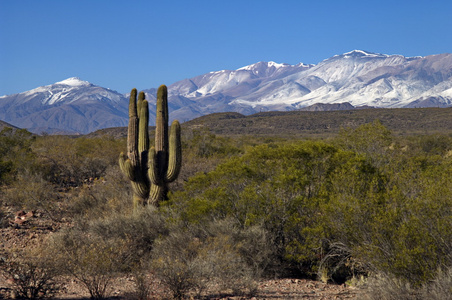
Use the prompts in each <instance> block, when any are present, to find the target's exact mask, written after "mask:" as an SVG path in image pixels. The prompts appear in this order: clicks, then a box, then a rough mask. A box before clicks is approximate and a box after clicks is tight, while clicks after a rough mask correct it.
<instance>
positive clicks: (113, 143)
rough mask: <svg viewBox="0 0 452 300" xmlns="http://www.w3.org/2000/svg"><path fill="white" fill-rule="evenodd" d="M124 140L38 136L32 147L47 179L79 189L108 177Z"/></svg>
mask: <svg viewBox="0 0 452 300" xmlns="http://www.w3.org/2000/svg"><path fill="white" fill-rule="evenodd" d="M123 146H124V142H123V141H122V140H115V139H113V138H107V137H101V138H87V137H80V138H73V137H64V136H43V137H39V138H38V139H37V140H36V142H35V143H34V144H33V152H34V153H35V154H36V156H37V159H38V161H39V163H40V164H41V165H42V171H43V173H44V175H45V179H46V180H48V181H50V182H53V183H55V184H58V185H60V186H79V185H81V184H83V183H85V182H87V181H90V180H93V179H96V178H100V177H102V176H104V175H105V172H106V170H107V168H108V166H111V165H116V164H117V157H118V153H120V152H121V150H122V148H123Z"/></svg>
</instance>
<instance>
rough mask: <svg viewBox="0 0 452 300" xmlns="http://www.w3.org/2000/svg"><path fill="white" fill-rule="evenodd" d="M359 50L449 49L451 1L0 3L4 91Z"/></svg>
mask: <svg viewBox="0 0 452 300" xmlns="http://www.w3.org/2000/svg"><path fill="white" fill-rule="evenodd" d="M354 49H361V50H367V51H371V52H378V53H384V54H402V55H405V56H418V55H420V56H426V55H431V54H439V53H446V52H447V53H450V52H452V1H451V0H428V1H425V0H410V1H405V0H400V1H399V0H391V1H388V0H382V1H365V0H361V1H353V0H341V1H338V0H315V1H314V0H308V1H304V0H275V1H266V0H260V1H257V0H224V1H219V0H205V1H204V0H202V1H200V0H190V1H189V0H184V1H182V0H181V1H178V0H159V1H152V0H149V1H139V0H127V1H126V0H123V1H116V0H0V95H5V94H14V93H19V92H23V91H27V90H30V89H33V88H36V87H38V86H42V85H48V84H52V83H54V82H57V81H61V80H64V79H66V78H69V77H74V76H75V77H80V78H81V79H83V80H86V81H89V82H92V83H94V84H96V85H100V86H103V87H107V88H110V89H113V90H116V91H119V92H121V93H125V92H128V91H130V89H131V88H133V87H136V88H138V89H139V90H142V89H147V88H151V87H158V86H159V85H160V84H167V85H169V84H171V83H174V82H176V81H179V80H182V79H185V78H190V77H194V76H197V75H201V74H204V73H207V72H210V71H217V70H223V69H230V70H233V69H237V68H240V67H242V66H245V65H249V64H253V63H256V62H258V61H275V62H278V63H289V64H296V63H299V62H303V63H313V64H316V63H318V62H320V61H322V60H324V59H326V58H329V57H331V56H333V55H336V54H342V53H345V52H348V51H351V50H354Z"/></svg>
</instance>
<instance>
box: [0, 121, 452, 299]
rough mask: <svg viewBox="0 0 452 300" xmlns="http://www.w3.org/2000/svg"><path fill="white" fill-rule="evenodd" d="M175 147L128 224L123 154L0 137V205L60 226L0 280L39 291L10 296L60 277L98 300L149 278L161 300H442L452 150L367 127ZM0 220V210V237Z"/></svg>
mask: <svg viewBox="0 0 452 300" xmlns="http://www.w3.org/2000/svg"><path fill="white" fill-rule="evenodd" d="M183 137H184V140H183V151H184V153H183V156H184V158H185V159H184V166H183V169H182V173H181V176H180V179H179V180H178V181H177V182H176V183H175V184H173V185H172V186H171V189H172V191H173V193H170V195H169V200H168V201H167V202H164V203H162V205H161V206H160V207H159V208H146V209H143V210H141V211H138V212H133V211H132V204H131V191H130V184H129V182H128V181H127V180H126V179H125V178H124V177H123V176H122V174H121V173H120V172H119V168H118V166H117V156H118V154H119V153H120V152H121V150H124V148H125V141H124V140H114V139H110V138H105V137H102V138H86V137H82V138H69V137H56V136H44V137H36V138H35V137H32V136H31V135H29V134H27V133H26V132H25V131H15V132H14V131H9V130H6V131H3V132H2V133H0V171H1V173H0V185H1V187H2V189H1V193H2V197H1V199H2V202H3V203H0V204H7V205H8V206H15V207H17V208H21V209H31V210H41V211H43V212H44V213H45V214H46V215H47V216H50V217H51V218H52V219H54V220H62V219H63V218H64V219H65V220H67V219H70V220H72V226H70V227H68V228H66V229H64V230H61V231H60V232H58V233H55V234H53V235H52V238H51V239H49V241H48V244H46V245H45V247H44V248H45V249H46V251H45V253H47V255H44V256H43V257H39V258H38V259H37V258H30V257H28V256H24V257H23V260H21V261H17V260H10V261H9V262H8V263H9V265H8V267H7V268H6V269H5V268H3V270H4V271H5V270H14V273H15V274H16V275H17V274H19V273H21V274H34V275H33V276H35V277H36V278H37V279H38V280H41V279H42V280H43V282H44V283H43V286H44V290H40V291H38V292H35V290H34V289H35V287H34V285H35V283H30V282H29V281H23V282H22V283H21V286H23V287H24V288H25V289H26V292H21V291H20V289H21V288H22V287H21V286H16V287H15V289H17V293H18V295H19V294H20V293H22V294H20V295H22V297H29V298H37V297H47V296H50V295H51V294H53V293H54V292H55V291H56V290H57V287H56V286H54V285H53V284H54V277H55V276H72V277H75V278H77V279H78V281H80V282H82V283H83V284H84V285H85V287H86V289H87V290H88V291H89V292H90V295H91V297H93V298H97V299H101V298H105V297H107V296H108V295H109V291H111V285H112V282H113V280H114V279H115V277H116V276H118V275H123V274H132V275H133V277H134V278H135V282H136V286H137V295H136V298H140V299H146V298H147V297H148V296H149V291H150V290H152V287H149V286H147V283H146V282H147V281H146V275H148V274H150V273H152V274H154V276H157V277H158V278H159V279H160V280H161V281H162V282H163V283H164V284H165V285H166V287H167V288H168V290H169V291H170V293H171V294H172V296H173V297H174V298H179V299H182V298H185V297H196V298H201V297H205V296H213V295H218V294H222V293H223V294H235V295H237V294H248V295H252V294H253V293H255V292H256V280H257V279H258V278H260V277H261V276H279V275H285V274H289V273H290V274H291V275H294V273H295V274H298V275H300V274H302V275H304V276H312V277H318V278H320V279H322V280H324V281H335V282H345V281H347V280H350V279H352V278H360V277H361V276H368V278H367V279H366V280H364V282H365V283H364V285H363V286H362V288H363V290H364V291H365V292H366V295H363V297H368V298H369V297H370V298H369V299H376V298H372V297H371V296H369V295H380V296H375V297H377V298H378V297H380V298H384V297H386V298H388V297H389V298H388V299H391V298H390V296H389V295H392V296H394V295H397V297H398V299H403V298H404V297H405V298H407V299H408V298H409V297H412V298H413V297H420V299H421V297H424V298H429V299H447V297H446V296H445V295H447V292H448V289H449V288H450V281H451V280H450V278H451V277H452V276H451V274H450V270H451V268H452V254H451V253H452V231H451V230H450V228H452V211H451V210H450V207H452V182H451V181H450V180H449V178H450V177H451V175H452V155H451V147H450V145H452V138H451V137H449V136H444V135H430V136H412V137H395V136H393V135H392V134H391V132H390V131H388V130H387V129H386V128H385V127H384V126H382V125H381V124H380V123H379V122H374V123H370V124H366V125H363V126H361V127H358V128H355V129H344V130H342V131H341V133H340V134H339V135H338V136H337V137H335V138H331V139H329V140H297V141H285V140H281V139H276V138H272V139H270V138H269V139H261V140H259V139H257V138H254V139H245V138H236V139H233V138H226V137H219V136H215V135H213V134H210V133H209V132H203V131H196V130H194V131H186V132H185V133H184V135H183ZM13 153H17V154H16V155H13ZM9 217H10V216H8V215H7V213H6V212H5V211H4V210H3V207H0V222H1V224H3V225H4V226H6V225H7V224H6V220H7V219H8V218H9ZM44 257H45V258H44ZM42 261H45V262H46V264H45V266H48V267H49V269H43V268H42V266H43V264H42V263H41V262H42ZM50 262H51V263H50ZM50 266H52V268H50ZM27 268H28V269H27ZM55 269H57V270H60V271H61V272H58V274H55V273H53V272H54V271H53V270H55ZM27 270H28V271H27ZM27 272H28V273H27ZM30 272H31V273H30ZM47 273H48V274H47ZM39 274H41V275H46V276H43V277H39V276H38V275H39ZM383 274H384V275H383ZM10 275H11V274H10ZM47 275H49V276H47ZM8 276H9V275H8ZM27 276H28V275H27ZM27 276H22V277H23V278H29V277H30V276H28V277H27ZM39 278H41V279H39ZM33 282H38V281H33ZM26 293H28V294H27V295H28V296H25V294H26ZM392 296H391V297H392ZM435 297H436V298H435Z"/></svg>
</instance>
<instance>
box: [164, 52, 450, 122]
mask: <svg viewBox="0 0 452 300" xmlns="http://www.w3.org/2000/svg"><path fill="white" fill-rule="evenodd" d="M451 88H452V55H451V54H440V55H432V56H427V57H404V56H401V55H385V54H376V53H370V52H366V51H361V50H354V51H351V52H348V53H344V54H342V55H336V56H333V57H331V58H329V59H326V60H324V61H322V62H320V63H319V64H317V65H304V64H297V65H287V64H276V63H272V62H270V63H263V62H260V63H257V64H254V65H250V66H246V67H243V68H240V69H238V70H236V71H220V72H212V73H208V74H205V75H202V76H198V77H195V78H192V79H187V80H183V81H180V82H177V83H175V84H173V85H171V86H170V87H169V89H170V93H171V95H174V96H176V95H177V97H185V98H187V99H188V100H192V101H194V103H195V106H196V109H197V110H198V111H199V112H200V114H205V113H210V112H214V111H237V112H242V113H245V114H249V113H254V112H259V111H266V110H294V109H300V108H303V107H307V106H310V105H313V104H315V103H343V102H349V103H350V104H352V105H354V106H374V107H414V106H417V107H420V106H451V105H452V89H451ZM184 109H186V108H184ZM174 114H178V112H177V110H176V111H175V112H174Z"/></svg>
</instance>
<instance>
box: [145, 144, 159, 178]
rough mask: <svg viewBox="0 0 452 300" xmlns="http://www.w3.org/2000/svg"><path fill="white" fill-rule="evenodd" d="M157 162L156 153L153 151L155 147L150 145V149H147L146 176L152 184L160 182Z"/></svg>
mask: <svg viewBox="0 0 452 300" xmlns="http://www.w3.org/2000/svg"><path fill="white" fill-rule="evenodd" d="M157 162H158V160H157V154H156V152H155V148H154V147H151V149H150V150H149V162H148V167H149V169H148V177H149V180H150V181H151V183H152V184H154V185H159V184H161V182H160V181H159V176H158V174H159V173H158V172H159V171H158V170H159V169H158V164H157Z"/></svg>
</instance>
